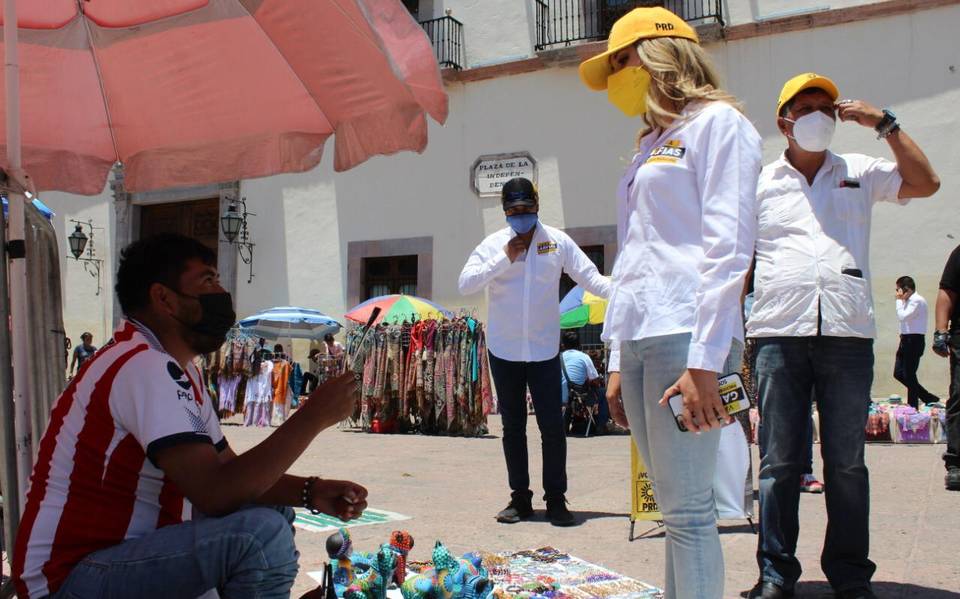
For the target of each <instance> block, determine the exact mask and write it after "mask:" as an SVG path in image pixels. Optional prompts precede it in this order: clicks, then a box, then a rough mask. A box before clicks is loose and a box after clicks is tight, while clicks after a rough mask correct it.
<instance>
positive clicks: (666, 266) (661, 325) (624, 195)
mask: <svg viewBox="0 0 960 599" xmlns="http://www.w3.org/2000/svg"><path fill="white" fill-rule="evenodd" d="M760 166H761V139H760V135H759V134H758V133H757V130H756V129H755V128H754V127H753V125H752V124H751V123H750V121H749V120H747V118H746V117H744V115H743V114H741V113H740V112H739V111H738V110H736V109H735V108H733V107H732V106H730V105H729V104H726V103H724V102H711V103H707V104H703V103H695V104H692V105H690V106H688V107H687V108H686V109H685V110H684V113H683V115H682V118H680V119H678V120H677V122H676V123H675V124H674V125H673V126H671V127H670V128H668V129H667V130H666V131H655V132H653V133H651V134H649V135H647V136H646V137H644V138H643V140H641V143H640V148H639V152H638V153H637V155H636V156H635V157H634V160H633V163H632V164H631V166H630V167H629V168H628V169H627V172H626V174H625V175H624V177H623V179H622V180H621V182H620V187H619V190H618V198H619V215H618V219H617V224H618V229H617V234H618V237H619V241H620V254H619V256H618V257H617V262H616V264H615V265H614V268H613V275H612V278H613V290H612V291H611V293H610V302H609V305H608V306H607V314H606V319H605V323H604V327H603V338H604V340H608V341H610V342H611V345H612V347H613V352H612V353H611V356H610V360H609V362H610V367H609V370H610V371H617V370H619V361H620V355H619V351H618V348H619V343H620V342H622V341H628V340H635V339H645V338H648V337H656V336H660V335H670V334H675V333H692V339H691V342H690V349H689V352H688V354H687V366H688V367H689V368H700V369H704V370H711V371H714V372H720V371H721V370H722V368H723V363H724V361H725V360H726V358H727V354H728V353H729V351H730V345H731V343H732V342H733V340H734V339H741V340H742V339H743V315H742V314H741V311H740V294H741V291H742V289H743V280H744V277H745V276H746V272H747V270H748V268H749V267H750V259H751V257H752V254H753V244H754V235H755V229H756V217H755V215H754V210H755V207H756V190H757V176H758V175H759V174H760Z"/></svg>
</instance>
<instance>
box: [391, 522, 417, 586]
mask: <svg viewBox="0 0 960 599" xmlns="http://www.w3.org/2000/svg"><path fill="white" fill-rule="evenodd" d="M390 548H391V549H393V551H394V553H396V554H397V569H396V571H395V572H394V574H393V581H394V582H395V583H397V586H400V585H402V584H403V581H404V580H405V579H406V577H407V556H408V555H410V550H411V549H413V536H412V535H411V534H410V533H409V532H407V531H405V530H395V531H393V532H392V533H390Z"/></svg>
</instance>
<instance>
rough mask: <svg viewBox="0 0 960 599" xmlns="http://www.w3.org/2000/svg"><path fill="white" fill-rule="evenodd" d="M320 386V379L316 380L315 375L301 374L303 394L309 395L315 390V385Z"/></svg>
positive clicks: (309, 373) (310, 373)
mask: <svg viewBox="0 0 960 599" xmlns="http://www.w3.org/2000/svg"><path fill="white" fill-rule="evenodd" d="M319 384H320V379H318V378H317V375H315V374H313V373H312V372H305V373H303V394H304V395H310V394H311V393H312V392H313V390H314V389H316V388H317V385H319Z"/></svg>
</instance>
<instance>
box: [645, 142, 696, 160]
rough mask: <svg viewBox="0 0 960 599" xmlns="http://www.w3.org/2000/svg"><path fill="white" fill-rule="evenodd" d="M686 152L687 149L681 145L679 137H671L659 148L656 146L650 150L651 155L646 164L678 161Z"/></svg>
mask: <svg viewBox="0 0 960 599" xmlns="http://www.w3.org/2000/svg"><path fill="white" fill-rule="evenodd" d="M686 153H687V149H686V148H685V147H683V146H682V145H680V140H679V139H670V140H667V142H666V143H664V144H663V145H662V146H660V147H659V148H654V150H653V151H652V152H650V157H649V158H647V160H646V164H649V163H651V162H667V163H676V162H678V161H679V160H681V159H682V158H683V157H684V155H685V154H686Z"/></svg>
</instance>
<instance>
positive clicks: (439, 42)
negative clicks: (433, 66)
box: [420, 16, 464, 71]
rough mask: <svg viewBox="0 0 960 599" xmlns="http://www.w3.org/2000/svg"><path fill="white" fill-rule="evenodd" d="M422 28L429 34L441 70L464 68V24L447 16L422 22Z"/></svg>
mask: <svg viewBox="0 0 960 599" xmlns="http://www.w3.org/2000/svg"><path fill="white" fill-rule="evenodd" d="M420 26H421V27H423V29H424V31H426V32H427V36H428V37H429V38H430V43H432V44H433V52H434V54H436V56H437V62H438V63H440V68H441V69H455V70H457V71H459V70H460V69H462V68H463V66H464V59H463V23H461V22H460V21H458V20H456V19H454V18H453V17H450V16H446V17H440V18H439V19H430V20H429V21H421V22H420Z"/></svg>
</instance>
